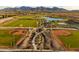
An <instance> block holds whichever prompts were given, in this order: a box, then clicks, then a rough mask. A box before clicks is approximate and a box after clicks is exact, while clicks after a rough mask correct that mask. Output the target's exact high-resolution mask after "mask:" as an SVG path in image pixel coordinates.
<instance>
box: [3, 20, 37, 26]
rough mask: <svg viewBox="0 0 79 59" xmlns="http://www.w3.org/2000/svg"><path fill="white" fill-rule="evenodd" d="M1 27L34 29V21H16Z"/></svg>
mask: <svg viewBox="0 0 79 59" xmlns="http://www.w3.org/2000/svg"><path fill="white" fill-rule="evenodd" d="M2 26H6V27H36V26H37V25H36V20H16V21H13V22H9V23H6V24H4V25H2Z"/></svg>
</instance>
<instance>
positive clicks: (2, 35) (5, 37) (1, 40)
mask: <svg viewBox="0 0 79 59" xmlns="http://www.w3.org/2000/svg"><path fill="white" fill-rule="evenodd" d="M9 31H10V30H0V46H12V45H14V43H16V42H17V41H18V40H19V39H20V38H21V36H20V35H12V34H10V33H9Z"/></svg>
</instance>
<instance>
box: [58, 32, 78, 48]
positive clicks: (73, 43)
mask: <svg viewBox="0 0 79 59" xmlns="http://www.w3.org/2000/svg"><path fill="white" fill-rule="evenodd" d="M70 32H71V35H69V36H60V37H59V38H60V39H61V40H62V41H63V42H64V44H65V46H66V47H69V48H79V31H70Z"/></svg>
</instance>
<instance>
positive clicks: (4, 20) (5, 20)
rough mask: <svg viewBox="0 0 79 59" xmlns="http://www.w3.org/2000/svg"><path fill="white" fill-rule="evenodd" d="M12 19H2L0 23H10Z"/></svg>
mask: <svg viewBox="0 0 79 59" xmlns="http://www.w3.org/2000/svg"><path fill="white" fill-rule="evenodd" d="M12 19H13V17H9V18H3V19H0V23H4V22H7V21H10V20H12Z"/></svg>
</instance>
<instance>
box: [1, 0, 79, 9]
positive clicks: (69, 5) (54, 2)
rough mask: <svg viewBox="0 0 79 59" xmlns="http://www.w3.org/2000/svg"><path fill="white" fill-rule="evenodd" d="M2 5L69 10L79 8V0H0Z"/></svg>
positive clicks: (2, 6)
mask: <svg viewBox="0 0 79 59" xmlns="http://www.w3.org/2000/svg"><path fill="white" fill-rule="evenodd" d="M0 6H1V7H0V8H4V7H5V6H9V7H16V6H32V7H37V6H45V7H53V6H57V7H62V8H65V9H68V10H75V9H76V10H79V0H0Z"/></svg>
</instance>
